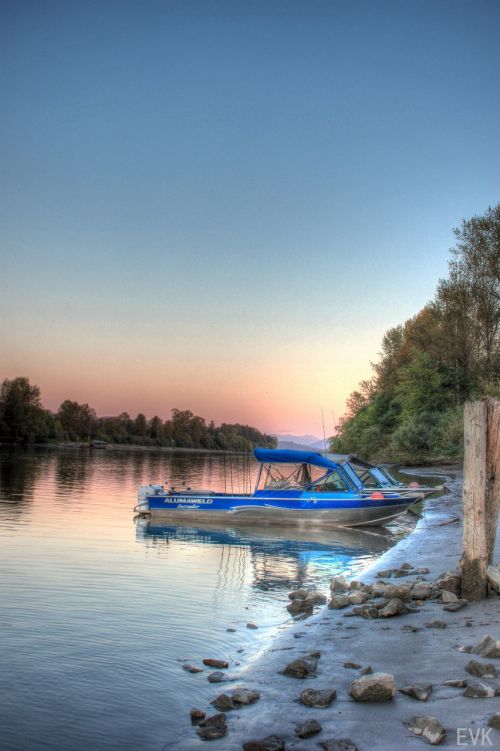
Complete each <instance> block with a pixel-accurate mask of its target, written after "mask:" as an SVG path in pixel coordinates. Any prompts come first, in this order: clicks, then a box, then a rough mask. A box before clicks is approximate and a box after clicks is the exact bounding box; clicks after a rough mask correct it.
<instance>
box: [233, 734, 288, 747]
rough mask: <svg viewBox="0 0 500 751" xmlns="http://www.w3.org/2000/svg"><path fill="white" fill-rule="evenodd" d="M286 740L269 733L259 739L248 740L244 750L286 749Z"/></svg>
mask: <svg viewBox="0 0 500 751" xmlns="http://www.w3.org/2000/svg"><path fill="white" fill-rule="evenodd" d="M284 749H285V741H284V740H283V739H282V738H278V736H277V735H268V736H267V738H261V739H260V740H258V741H246V743H244V744H243V751H284Z"/></svg>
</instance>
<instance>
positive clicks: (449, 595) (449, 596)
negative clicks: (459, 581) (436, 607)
mask: <svg viewBox="0 0 500 751" xmlns="http://www.w3.org/2000/svg"><path fill="white" fill-rule="evenodd" d="M441 600H442V601H443V602H444V603H445V604H447V603H449V602H457V600H458V597H457V596H456V594H455V593H454V592H448V590H446V589H442V590H441Z"/></svg>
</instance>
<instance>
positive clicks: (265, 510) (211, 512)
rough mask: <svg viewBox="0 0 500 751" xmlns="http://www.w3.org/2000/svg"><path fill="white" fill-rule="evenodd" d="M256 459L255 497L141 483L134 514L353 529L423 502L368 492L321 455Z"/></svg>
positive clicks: (278, 452)
mask: <svg viewBox="0 0 500 751" xmlns="http://www.w3.org/2000/svg"><path fill="white" fill-rule="evenodd" d="M254 455H255V458H256V459H257V461H258V462H259V463H260V467H259V471H258V475H257V482H256V485H255V489H254V491H253V493H225V492H224V493H221V492H217V491H210V490H191V489H188V490H184V489H183V490H180V491H179V490H176V489H175V488H165V486H164V485H143V486H142V487H140V488H139V502H138V505H137V506H136V508H135V510H136V511H138V512H139V513H146V514H151V515H154V516H155V517H156V516H161V517H168V518H170V519H175V520H176V521H175V523H176V524H193V523H194V522H195V521H196V522H216V521H217V522H220V521H222V522H225V523H235V522H236V521H237V522H238V523H251V524H263V525H267V524H290V523H291V524H300V525H306V526H310V525H318V526H320V527H327V526H329V527H355V526H377V525H381V524H384V523H385V522H387V521H390V520H391V519H394V517H396V516H398V515H399V514H402V513H404V512H405V511H406V510H407V509H408V508H409V507H410V506H412V505H413V504H414V503H416V502H417V501H420V500H421V499H422V498H423V494H422V493H421V492H418V491H416V490H415V491H411V490H409V489H406V488H405V489H401V490H395V489H393V488H382V487H380V488H376V489H369V488H366V487H365V485H364V484H363V482H362V481H361V479H360V477H359V475H358V474H357V472H356V471H355V470H354V468H353V467H352V466H351V465H350V463H349V462H347V461H345V462H342V463H339V462H336V461H334V460H332V459H330V458H329V457H327V456H323V455H322V454H319V453H317V452H309V451H290V450H285V449H260V448H257V449H255V450H254Z"/></svg>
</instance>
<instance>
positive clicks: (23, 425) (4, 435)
mask: <svg viewBox="0 0 500 751" xmlns="http://www.w3.org/2000/svg"><path fill="white" fill-rule="evenodd" d="M50 422H51V421H50V417H49V415H48V414H47V413H46V412H45V410H44V409H43V408H42V404H41V400H40V389H39V388H38V386H32V385H31V384H30V382H29V379H28V378H23V377H20V378H14V380H13V381H9V380H8V379H5V381H3V383H2V384H1V385H0V441H1V442H2V443H13V444H20V445H23V444H27V443H31V442H33V441H37V440H45V439H46V437H47V436H48V435H49V434H50V430H51V424H50Z"/></svg>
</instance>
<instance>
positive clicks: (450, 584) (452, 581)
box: [436, 571, 462, 597]
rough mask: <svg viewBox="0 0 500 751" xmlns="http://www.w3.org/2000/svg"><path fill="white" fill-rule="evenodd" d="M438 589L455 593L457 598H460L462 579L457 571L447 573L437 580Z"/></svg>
mask: <svg viewBox="0 0 500 751" xmlns="http://www.w3.org/2000/svg"><path fill="white" fill-rule="evenodd" d="M436 587H437V588H438V589H445V590H446V591H447V592H453V594H455V595H456V596H457V597H460V593H461V591H462V577H461V575H460V574H459V573H458V572H457V571H446V573H444V574H441V575H440V576H439V577H438V578H437V580H436Z"/></svg>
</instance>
